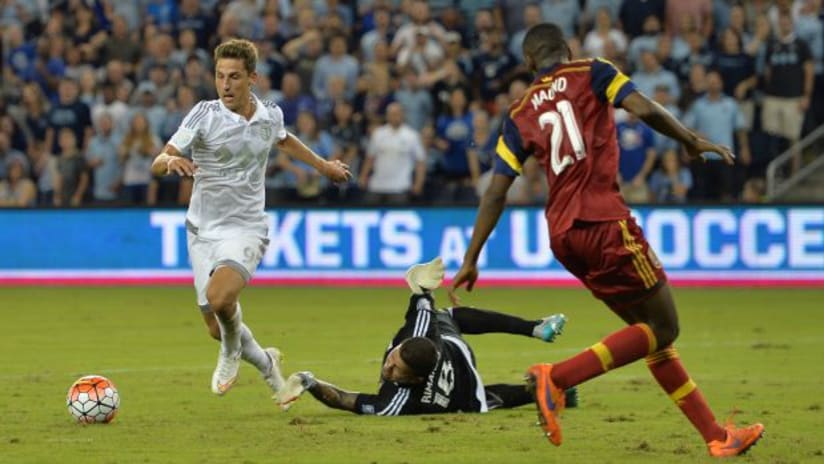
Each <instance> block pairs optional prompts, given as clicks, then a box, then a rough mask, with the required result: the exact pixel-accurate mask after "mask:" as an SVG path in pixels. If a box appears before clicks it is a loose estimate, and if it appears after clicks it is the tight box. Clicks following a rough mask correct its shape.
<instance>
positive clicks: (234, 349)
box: [206, 265, 246, 395]
mask: <svg viewBox="0 0 824 464" xmlns="http://www.w3.org/2000/svg"><path fill="white" fill-rule="evenodd" d="M245 286H246V279H244V276H243V275H241V273H240V272H238V271H237V269H236V268H235V267H232V266H227V265H221V266H219V267H217V268H216V269H215V270H214V271H213V272H212V276H211V277H210V278H209V285H208V287H207V288H206V299H207V301H208V302H209V308H210V309H211V311H212V312H213V313H214V315H215V319H217V323H218V326H219V327H220V354H219V356H218V363H217V367H216V368H215V371H214V374H213V375H212V392H213V393H215V394H217V395H223V394H224V393H226V392H227V391H229V389H231V388H232V386H233V385H234V384H235V382H236V381H237V375H238V369H239V367H240V356H241V342H240V332H241V330H240V327H241V324H242V323H243V319H242V313H241V311H238V307H237V300H238V296H240V291H241V290H242V289H243V287H245Z"/></svg>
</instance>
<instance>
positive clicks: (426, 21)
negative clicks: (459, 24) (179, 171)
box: [392, 0, 446, 56]
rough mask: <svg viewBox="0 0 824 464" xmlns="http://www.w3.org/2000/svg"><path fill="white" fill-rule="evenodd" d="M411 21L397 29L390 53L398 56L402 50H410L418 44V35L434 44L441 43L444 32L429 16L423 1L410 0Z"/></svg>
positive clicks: (425, 3) (427, 6)
mask: <svg viewBox="0 0 824 464" xmlns="http://www.w3.org/2000/svg"><path fill="white" fill-rule="evenodd" d="M410 16H411V18H410V19H411V21H410V22H409V23H406V24H404V25H403V26H401V27H400V29H398V32H397V33H396V34H395V37H394V39H392V52H393V54H396V55H398V56H400V52H401V50H403V49H412V48H414V47H415V44H416V43H418V41H419V39H418V38H417V36H418V35H424V36H426V38H427V39H429V38H432V39H434V40H435V41H436V42H439V43H440V42H443V40H444V38H445V35H446V30H445V29H444V28H443V26H441V25H440V24H439V23H438V22H437V21H435V20H434V19H432V18H431V16H430V14H429V5H428V4H427V2H426V1H424V0H411V7H410Z"/></svg>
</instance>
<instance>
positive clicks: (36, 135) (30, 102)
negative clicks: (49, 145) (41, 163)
mask: <svg viewBox="0 0 824 464" xmlns="http://www.w3.org/2000/svg"><path fill="white" fill-rule="evenodd" d="M21 106H22V109H23V111H24V113H25V116H24V120H23V124H24V130H25V131H26V133H27V137H28V139H29V145H31V143H33V142H34V141H35V140H45V139H46V132H47V131H48V128H49V120H48V117H47V115H48V113H47V109H46V101H45V98H44V96H43V92H42V91H41V90H40V86H38V85H37V84H34V83H31V82H30V83H28V84H26V85H25V86H23V90H22V102H21Z"/></svg>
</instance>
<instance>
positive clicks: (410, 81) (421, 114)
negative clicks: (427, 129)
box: [395, 69, 434, 131]
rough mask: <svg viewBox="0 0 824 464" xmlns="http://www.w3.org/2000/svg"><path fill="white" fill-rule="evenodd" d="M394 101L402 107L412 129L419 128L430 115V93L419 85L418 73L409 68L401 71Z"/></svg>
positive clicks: (426, 121) (431, 108) (426, 122)
mask: <svg viewBox="0 0 824 464" xmlns="http://www.w3.org/2000/svg"><path fill="white" fill-rule="evenodd" d="M395 101H397V102H398V103H400V104H401V106H402V107H403V113H404V114H405V115H406V122H407V124H409V126H410V127H411V128H412V129H415V130H417V131H419V130H421V129H422V128H423V127H424V126H425V125H426V124H428V123H430V122H431V121H430V119H431V117H432V110H433V108H434V105H433V104H432V95H430V94H429V91H428V90H427V89H424V88H423V87H421V85H420V83H419V79H418V75H417V74H416V73H415V72H414V71H413V70H411V69H407V70H406V71H404V72H403V78H402V80H401V84H400V88H399V89H398V90H396V91H395Z"/></svg>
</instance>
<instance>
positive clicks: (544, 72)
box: [532, 63, 563, 83]
mask: <svg viewBox="0 0 824 464" xmlns="http://www.w3.org/2000/svg"><path fill="white" fill-rule="evenodd" d="M561 64H563V63H555V64H553V65H552V66H547V67H545V68H541V69H539V70H538V72H537V73H535V79H534V80H533V81H532V82H533V83H535V82H538V81H540V80H541V79H542V78H543V77H544V76H546V75H547V74H549V73H551V72H553V71H555V70H556V69H558V67H559V66H561Z"/></svg>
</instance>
